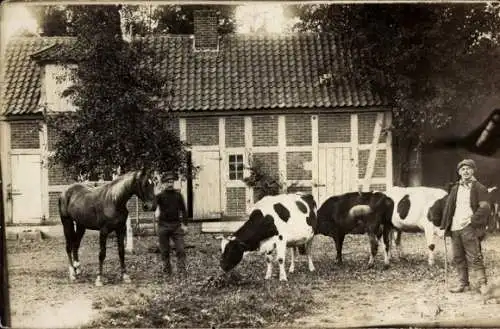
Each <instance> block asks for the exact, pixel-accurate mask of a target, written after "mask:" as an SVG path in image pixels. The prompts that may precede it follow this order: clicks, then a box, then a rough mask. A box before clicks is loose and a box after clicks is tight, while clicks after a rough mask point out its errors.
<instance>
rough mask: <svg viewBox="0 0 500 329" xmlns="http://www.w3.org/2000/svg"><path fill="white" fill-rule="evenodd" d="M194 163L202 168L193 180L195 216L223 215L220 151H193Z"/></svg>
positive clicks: (214, 216)
mask: <svg viewBox="0 0 500 329" xmlns="http://www.w3.org/2000/svg"><path fill="white" fill-rule="evenodd" d="M192 154H193V157H192V159H193V164H194V165H195V166H199V167H200V169H199V171H198V173H197V175H196V178H195V179H194V180H193V218H194V219H206V218H219V217H220V216H221V211H222V207H221V186H220V184H221V180H220V167H221V157H220V154H219V151H193V153H192Z"/></svg>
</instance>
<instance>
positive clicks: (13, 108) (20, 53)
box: [0, 37, 71, 114]
mask: <svg viewBox="0 0 500 329" xmlns="http://www.w3.org/2000/svg"><path fill="white" fill-rule="evenodd" d="M69 42H71V38H68V37H43V38H42V37H16V38H13V39H11V40H9V43H8V44H7V47H6V49H5V54H3V55H2V58H3V61H2V90H1V94H0V102H1V103H0V104H1V110H0V113H5V114H27V113H36V112H38V109H37V107H38V101H39V99H40V88H41V68H40V66H39V65H38V64H37V63H36V62H35V61H33V60H32V59H31V58H30V55H31V54H34V53H36V52H38V51H41V50H44V49H45V48H47V47H51V46H53V45H55V44H58V43H60V44H68V43H69Z"/></svg>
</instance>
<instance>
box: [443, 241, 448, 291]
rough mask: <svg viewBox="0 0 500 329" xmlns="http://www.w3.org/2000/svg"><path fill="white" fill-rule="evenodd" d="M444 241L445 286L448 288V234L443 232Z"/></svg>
mask: <svg viewBox="0 0 500 329" xmlns="http://www.w3.org/2000/svg"><path fill="white" fill-rule="evenodd" d="M443 242H444V286H445V289H448V248H447V247H446V234H443Z"/></svg>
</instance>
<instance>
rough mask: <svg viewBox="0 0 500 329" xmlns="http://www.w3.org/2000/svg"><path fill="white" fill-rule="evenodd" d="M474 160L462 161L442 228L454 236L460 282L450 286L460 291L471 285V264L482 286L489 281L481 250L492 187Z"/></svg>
mask: <svg viewBox="0 0 500 329" xmlns="http://www.w3.org/2000/svg"><path fill="white" fill-rule="evenodd" d="M475 172H476V164H475V162H474V160H471V159H465V160H462V161H460V162H459V163H458V165H457V173H458V175H459V176H460V179H459V180H458V182H457V183H456V184H454V185H452V187H451V189H450V193H449V195H448V199H447V200H446V204H445V206H444V210H443V220H442V222H441V227H440V228H441V229H443V230H444V231H445V234H446V235H447V236H451V242H452V252H453V262H454V264H455V267H456V269H457V272H458V280H459V283H458V285H457V286H456V287H453V288H451V289H450V292H454V293H458V292H464V291H466V290H469V289H470V285H469V268H470V269H471V271H473V272H474V273H475V274H476V276H477V281H478V284H479V288H481V287H482V286H483V285H486V283H487V279H486V273H485V267H484V262H483V255H482V252H481V240H482V239H483V238H484V235H485V232H486V224H487V222H488V217H489V214H490V204H489V195H488V190H487V189H486V187H485V186H484V185H482V184H481V183H479V182H478V181H477V180H476V178H475V177H474V173H475Z"/></svg>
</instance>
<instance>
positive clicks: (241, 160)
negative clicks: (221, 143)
mask: <svg viewBox="0 0 500 329" xmlns="http://www.w3.org/2000/svg"><path fill="white" fill-rule="evenodd" d="M236 161H238V162H243V154H238V155H237V156H236Z"/></svg>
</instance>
